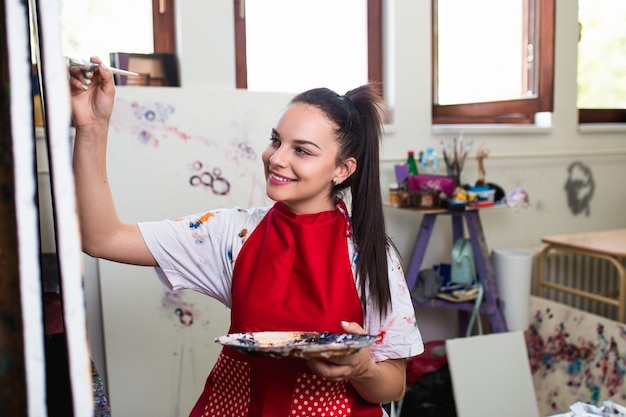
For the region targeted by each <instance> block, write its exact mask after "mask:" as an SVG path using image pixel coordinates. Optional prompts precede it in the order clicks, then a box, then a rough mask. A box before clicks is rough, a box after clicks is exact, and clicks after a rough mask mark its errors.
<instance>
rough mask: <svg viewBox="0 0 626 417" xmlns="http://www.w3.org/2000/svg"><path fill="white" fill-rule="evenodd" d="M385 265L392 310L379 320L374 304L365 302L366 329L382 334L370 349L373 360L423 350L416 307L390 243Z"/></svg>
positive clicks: (412, 353)
mask: <svg viewBox="0 0 626 417" xmlns="http://www.w3.org/2000/svg"><path fill="white" fill-rule="evenodd" d="M387 264H388V270H389V272H388V276H389V289H390V291H391V302H392V309H391V311H390V312H389V313H388V314H387V315H386V316H385V317H383V318H382V320H381V317H380V315H379V314H378V310H377V309H376V308H374V307H373V305H372V306H370V305H368V309H367V317H366V318H365V330H366V331H367V332H368V333H370V334H375V335H380V336H381V337H380V339H379V340H378V341H377V342H375V344H374V345H372V348H371V355H372V357H373V359H374V360H375V361H376V362H380V361H383V360H386V359H399V358H409V357H412V356H416V355H419V354H420V353H422V352H423V351H424V342H423V340H422V335H421V333H420V331H419V328H418V326H417V320H416V318H415V308H414V306H413V301H412V299H411V294H410V292H409V289H408V287H407V284H406V279H405V276H404V271H403V269H402V265H401V263H400V260H399V258H398V256H397V255H396V253H395V250H394V249H393V248H392V247H391V246H390V245H388V247H387Z"/></svg>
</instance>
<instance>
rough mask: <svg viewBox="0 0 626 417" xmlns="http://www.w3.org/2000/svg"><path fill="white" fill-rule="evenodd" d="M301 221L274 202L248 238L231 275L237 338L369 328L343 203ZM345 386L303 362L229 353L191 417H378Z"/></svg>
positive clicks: (377, 408)
mask: <svg viewBox="0 0 626 417" xmlns="http://www.w3.org/2000/svg"><path fill="white" fill-rule="evenodd" d="M337 208H338V209H337V210H334V211H327V212H322V213H317V214H301V215H296V214H295V213H293V212H292V211H291V210H289V209H288V208H287V207H286V206H285V205H284V204H283V203H276V204H274V207H272V209H270V211H269V212H268V213H267V215H266V216H265V218H264V219H263V220H262V221H261V223H260V224H259V225H258V226H257V228H256V229H255V231H254V232H253V233H252V234H251V235H250V237H249V238H248V240H247V241H246V242H245V244H244V246H243V247H242V249H241V252H240V253H239V256H238V257H237V260H236V262H235V268H234V271H233V284H232V306H233V308H232V310H231V326H230V332H231V333H239V332H253V331H264V330H284V331H319V332H323V331H329V332H336V333H341V332H343V329H342V328H341V324H340V322H341V321H342V320H345V321H354V322H357V323H359V324H360V325H363V311H362V308H361V302H360V300H359V297H358V293H357V289H356V285H355V283H354V278H353V275H352V269H351V266H350V259H349V255H348V246H347V239H346V235H347V233H349V222H348V218H347V217H346V209H345V205H344V204H343V202H342V201H340V200H338V206H337ZM381 415H382V409H381V407H380V405H376V404H371V403H367V402H365V401H364V400H362V399H361V398H360V397H359V395H358V393H357V392H356V390H355V389H354V388H353V387H352V385H350V384H349V383H348V382H347V381H340V382H332V381H328V380H326V379H324V378H322V377H320V376H317V375H315V374H313V373H312V372H311V370H310V369H309V368H308V366H307V365H306V363H305V361H304V360H303V359H298V358H267V357H260V356H251V355H247V354H244V353H240V352H236V351H234V350H232V349H229V348H223V349H222V352H221V353H220V355H219V358H218V360H217V363H216V364H215V366H214V367H213V370H212V371H211V373H210V374H209V377H208V378H207V382H206V385H205V388H204V391H203V393H202V395H201V397H200V399H199V400H198V402H197V404H196V406H195V407H194V409H193V411H192V412H191V415H190V416H191V417H200V416H210V417H214V416H224V417H261V416H263V417H304V416H306V417H315V416H326V417H340V416H353V417H357V416H358V417H370V416H371V417H374V416H376V417H380V416H381Z"/></svg>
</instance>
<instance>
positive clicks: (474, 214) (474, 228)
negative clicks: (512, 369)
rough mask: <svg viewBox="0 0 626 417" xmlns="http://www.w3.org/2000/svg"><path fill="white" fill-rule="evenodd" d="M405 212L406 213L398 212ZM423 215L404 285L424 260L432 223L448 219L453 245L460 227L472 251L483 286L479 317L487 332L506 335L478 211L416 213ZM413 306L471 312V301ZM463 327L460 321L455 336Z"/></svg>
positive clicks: (411, 283)
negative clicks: (484, 318) (486, 320)
mask: <svg viewBox="0 0 626 417" xmlns="http://www.w3.org/2000/svg"><path fill="white" fill-rule="evenodd" d="M401 210H406V209H404V208H403V209H401ZM413 210H415V211H419V212H421V213H423V216H424V217H423V218H422V222H421V225H420V228H419V231H418V235H417V240H416V242H415V247H414V249H413V254H412V256H411V262H410V264H409V267H408V269H407V275H406V280H407V285H408V287H409V289H412V288H413V286H414V285H415V283H416V282H417V276H418V274H419V272H420V268H421V266H422V261H423V260H424V255H425V253H426V248H427V246H428V241H429V239H430V235H431V233H432V230H433V227H434V225H435V222H436V221H437V217H438V216H442V215H443V216H450V217H451V219H452V237H453V242H454V241H456V239H458V238H460V237H463V236H464V227H463V226H464V224H465V226H466V227H467V232H468V238H469V239H470V242H471V244H472V251H473V252H474V258H475V263H476V272H477V274H478V277H479V279H480V282H481V283H482V285H483V289H484V294H483V302H482V303H481V306H480V313H481V314H485V315H487V316H488V317H489V320H490V323H491V330H492V332H493V333H500V332H505V331H507V327H506V322H505V319H504V314H503V313H502V309H501V307H502V306H503V302H502V300H501V299H500V298H499V296H498V288H497V285H496V280H495V274H494V271H493V267H492V265H491V260H490V257H489V250H488V248H487V243H486V240H485V235H484V233H483V228H482V224H481V222H480V210H481V209H466V210H463V211H449V210H443V209H436V210H418V209H413ZM414 304H415V305H416V306H426V307H439V308H450V309H456V310H459V312H469V311H472V310H473V308H474V301H473V300H472V301H469V302H461V303H455V302H451V301H446V300H441V299H439V298H433V299H430V300H427V301H425V302H424V303H417V302H415V301H414ZM459 318H460V319H465V318H466V316H460V317H459ZM466 325H467V323H466V322H465V321H463V320H460V321H459V333H460V334H465V332H464V329H463V328H464V326H466Z"/></svg>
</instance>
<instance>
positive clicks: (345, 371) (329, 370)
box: [308, 322, 376, 381]
mask: <svg viewBox="0 0 626 417" xmlns="http://www.w3.org/2000/svg"><path fill="white" fill-rule="evenodd" d="M341 326H342V327H343V329H344V330H345V331H346V333H355V334H366V332H365V330H364V329H363V328H362V327H361V326H359V325H358V324H357V323H354V322H352V323H348V322H342V323H341ZM308 364H309V367H310V368H311V370H312V371H313V372H315V373H316V374H318V375H321V376H323V377H324V378H326V379H329V380H331V381H342V380H344V379H357V378H359V377H363V376H364V375H365V374H366V373H367V372H368V370H370V369H371V368H374V367H375V366H376V364H375V363H374V360H373V359H372V358H371V356H370V348H369V347H366V348H363V349H360V350H359V351H358V352H355V353H352V354H350V355H341V356H333V357H330V358H328V359H326V358H321V359H309V360H308Z"/></svg>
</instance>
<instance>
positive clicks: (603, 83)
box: [578, 0, 626, 109]
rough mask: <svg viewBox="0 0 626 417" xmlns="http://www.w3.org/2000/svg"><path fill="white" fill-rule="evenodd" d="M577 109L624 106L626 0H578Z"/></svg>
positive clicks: (625, 97)
mask: <svg viewBox="0 0 626 417" xmlns="http://www.w3.org/2000/svg"><path fill="white" fill-rule="evenodd" d="M578 7H579V9H578V19H579V23H580V38H579V42H578V108H584V109H611V108H613V109H619V108H622V109H624V108H626V53H625V52H626V1H624V0H579V1H578Z"/></svg>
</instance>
